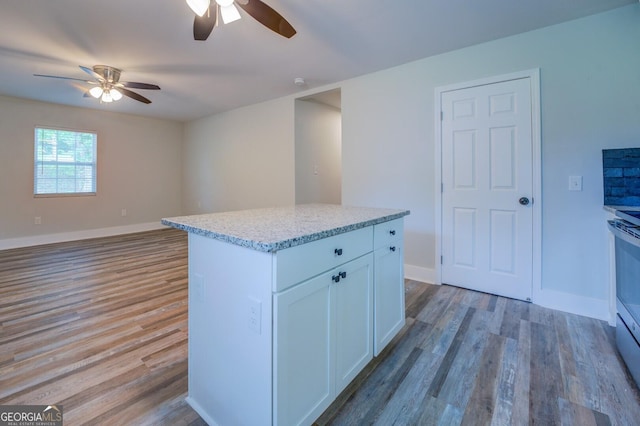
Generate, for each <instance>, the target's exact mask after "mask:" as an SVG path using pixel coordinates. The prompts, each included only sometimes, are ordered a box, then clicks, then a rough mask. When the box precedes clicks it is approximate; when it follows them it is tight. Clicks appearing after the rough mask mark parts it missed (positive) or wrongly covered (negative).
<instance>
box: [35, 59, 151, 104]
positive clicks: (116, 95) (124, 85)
mask: <svg viewBox="0 0 640 426" xmlns="http://www.w3.org/2000/svg"><path fill="white" fill-rule="evenodd" d="M80 69H81V70H82V71H84V72H86V73H87V74H89V75H90V76H91V77H93V78H95V80H83V79H81V78H73V77H60V76H57V75H44V74H34V76H36V77H49V78H60V79H63V80H76V81H82V82H84V83H89V84H91V85H93V87H92V88H91V89H89V90H87V91H86V92H85V94H84V95H85V96H93V97H94V98H96V99H100V102H113V101H118V100H120V99H122V95H124V96H128V97H130V98H131V99H135V100H136V101H139V102H143V103H145V104H150V103H151V101H150V100H149V99H147V98H145V97H144V96H142V95H140V94H138V93H136V92H133V91H131V90H129V88H132V89H145V90H160V87H159V86H156V85H155V84H148V83H136V82H133V81H120V73H121V72H122V71H121V70H119V69H118V68H114V67H110V66H108V65H95V66H94V67H93V68H87V67H83V66H82V65H80Z"/></svg>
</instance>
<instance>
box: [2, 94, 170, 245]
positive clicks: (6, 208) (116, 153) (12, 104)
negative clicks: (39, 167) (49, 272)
mask: <svg viewBox="0 0 640 426" xmlns="http://www.w3.org/2000/svg"><path fill="white" fill-rule="evenodd" d="M36 126H51V127H55V128H68V129H72V130H75V129H78V130H92V131H96V132H97V134H98V170H97V172H98V174H97V184H98V187H97V195H96V196H86V197H54V198H34V196H33V161H34V154H33V150H34V139H33V138H34V128H35V127H36ZM182 131H183V125H182V123H178V122H172V121H166V120H156V119H150V118H143V117H138V116H132V115H126V114H116V113H110V112H102V111H95V110H89V109H82V108H73V107H67V106H62V105H53V104H47V103H42V102H35V101H29V100H24V99H16V98H9V97H0V135H2V136H1V138H0V248H9V247H17V246H22V245H31V244H38V243H46V242H54V241H61V240H66V239H74V238H73V237H74V236H76V237H87V236H97V235H105V234H109V233H120V232H131V231H135V230H141V229H147V228H150V227H160V219H161V218H162V217H166V216H175V215H178V214H180V213H181V199H180V172H181V142H182ZM121 209H126V210H127V216H126V217H122V216H121ZM35 216H40V217H41V218H42V224H41V225H35V224H34V218H35ZM97 229H101V230H102V231H100V232H98V233H96V232H97V231H96V230H97ZM109 230H111V231H109ZM92 232H93V234H92ZM54 236H55V237H54Z"/></svg>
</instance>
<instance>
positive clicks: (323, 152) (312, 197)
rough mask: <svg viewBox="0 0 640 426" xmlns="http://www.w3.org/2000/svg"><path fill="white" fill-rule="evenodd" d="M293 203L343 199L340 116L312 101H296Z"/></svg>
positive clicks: (332, 109) (330, 201)
mask: <svg viewBox="0 0 640 426" xmlns="http://www.w3.org/2000/svg"><path fill="white" fill-rule="evenodd" d="M295 127H296V131H295V170H296V204H307V203H329V204H340V203H341V201H342V196H341V193H342V115H341V113H340V110H339V109H337V108H334V107H330V106H328V105H325V104H322V103H318V102H315V101H305V100H296V101H295Z"/></svg>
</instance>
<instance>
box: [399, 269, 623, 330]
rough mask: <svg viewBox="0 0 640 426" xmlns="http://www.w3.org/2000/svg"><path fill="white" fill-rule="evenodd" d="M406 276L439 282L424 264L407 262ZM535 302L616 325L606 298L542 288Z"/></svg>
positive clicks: (534, 298) (428, 281) (421, 280)
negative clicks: (416, 264) (408, 263)
mask: <svg viewBox="0 0 640 426" xmlns="http://www.w3.org/2000/svg"><path fill="white" fill-rule="evenodd" d="M404 277H405V278H407V279H410V280H415V281H420V282H425V283H429V284H439V283H436V271H435V269H429V268H425V267H422V266H415V265H407V264H406V263H405V265H404ZM533 303H535V304H536V305H540V306H543V307H545V308H550V309H556V310H558V311H563V312H568V313H571V314H576V315H582V316H585V317H589V318H595V319H599V320H602V321H607V322H608V323H609V325H611V326H614V327H615V325H616V318H615V315H613V316H612V315H611V310H610V306H609V302H608V301H607V300H604V299H594V298H592V297H585V296H579V295H576V294H571V293H565V292H561V291H557V290H549V289H542V290H539V291H538V292H537V294H535V292H534V297H533Z"/></svg>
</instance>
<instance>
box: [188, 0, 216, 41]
mask: <svg viewBox="0 0 640 426" xmlns="http://www.w3.org/2000/svg"><path fill="white" fill-rule="evenodd" d="M215 7H216V8H215V10H214V13H211V7H209V9H208V10H207V12H206V13H205V14H204V15H202V16H198V15H196V18H195V19H194V21H193V39H194V40H198V41H204V40H206V39H207V38H209V34H211V31H213V28H214V27H215V26H216V21H217V20H218V13H217V12H218V7H217V4H216V6H215Z"/></svg>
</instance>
